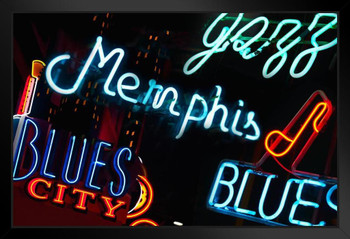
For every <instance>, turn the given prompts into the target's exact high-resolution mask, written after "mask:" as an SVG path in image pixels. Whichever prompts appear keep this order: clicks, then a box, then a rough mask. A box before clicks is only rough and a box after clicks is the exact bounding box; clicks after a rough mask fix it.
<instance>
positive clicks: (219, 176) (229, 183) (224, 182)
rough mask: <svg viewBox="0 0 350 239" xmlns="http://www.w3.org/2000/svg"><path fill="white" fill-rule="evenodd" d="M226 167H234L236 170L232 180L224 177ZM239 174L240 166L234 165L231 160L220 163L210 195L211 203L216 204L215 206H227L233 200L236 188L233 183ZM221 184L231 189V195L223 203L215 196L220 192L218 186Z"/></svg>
mask: <svg viewBox="0 0 350 239" xmlns="http://www.w3.org/2000/svg"><path fill="white" fill-rule="evenodd" d="M226 168H232V169H233V170H234V175H233V178H232V179H231V180H230V181H227V180H224V179H223V173H224V170H225V169H226ZM238 176H239V170H238V167H237V166H236V165H234V164H233V163H230V162H224V163H222V164H221V165H220V168H219V171H218V173H217V175H216V179H215V182H214V184H213V188H212V191H211V194H210V197H209V201H208V203H209V205H211V206H214V207H225V206H227V204H229V203H230V202H231V200H232V197H233V194H234V188H233V184H235V183H236V181H237V179H238ZM219 185H224V186H226V187H227V188H228V189H229V195H228V196H227V198H226V200H225V201H224V202H222V203H217V201H216V200H215V199H216V198H215V196H216V194H217V193H220V191H218V187H219Z"/></svg>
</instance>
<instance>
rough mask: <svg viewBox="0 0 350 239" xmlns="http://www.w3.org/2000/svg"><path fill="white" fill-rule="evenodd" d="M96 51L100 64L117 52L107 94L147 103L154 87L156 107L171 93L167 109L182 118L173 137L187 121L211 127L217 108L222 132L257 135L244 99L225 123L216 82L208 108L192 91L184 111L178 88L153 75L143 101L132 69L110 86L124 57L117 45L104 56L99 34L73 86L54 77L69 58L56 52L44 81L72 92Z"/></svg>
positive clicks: (225, 112) (63, 91) (248, 136)
mask: <svg viewBox="0 0 350 239" xmlns="http://www.w3.org/2000/svg"><path fill="white" fill-rule="evenodd" d="M96 55H98V56H99V59H100V61H99V63H98V67H99V68H103V67H104V66H105V64H106V62H107V61H109V60H110V59H111V58H112V57H113V56H114V55H116V56H117V59H116V60H115V63H114V65H113V67H112V69H111V71H110V73H109V75H108V77H107V79H106V81H105V83H104V86H103V89H104V93H105V94H106V95H109V96H111V97H115V96H116V95H117V94H116V92H118V96H119V97H120V98H121V99H123V100H125V101H127V102H130V103H133V104H136V103H139V104H143V105H146V104H147V103H148V102H149V99H150V96H151V94H152V92H154V90H156V94H155V97H154V100H153V102H152V107H153V108H154V109H159V108H160V107H161V106H162V105H163V104H164V101H165V98H166V97H168V95H169V94H170V95H172V97H173V98H172V100H171V103H170V106H169V113H170V114H171V115H172V116H176V117H180V118H181V120H180V126H179V130H178V133H177V135H176V136H175V138H176V139H179V138H181V137H182V135H183V134H184V132H185V130H186V128H187V127H188V125H189V124H190V122H202V121H204V128H205V129H208V128H210V127H211V125H212V122H213V118H214V117H215V114H216V112H217V111H222V112H223V116H222V119H221V123H220V129H221V130H222V131H223V132H229V131H230V130H229V129H231V131H230V132H231V133H233V134H234V135H237V136H240V137H243V138H245V139H248V140H257V139H259V137H260V128H259V126H258V124H257V123H256V121H255V113H254V112H253V111H249V112H248V113H245V117H244V116H241V114H242V108H243V106H244V101H243V100H239V103H238V107H237V110H236V112H235V113H234V114H233V115H234V120H233V122H232V123H231V127H227V125H228V123H227V122H226V119H227V116H228V109H227V107H226V106H225V105H223V104H220V103H219V101H220V96H221V92H222V88H221V86H218V85H217V86H216V93H215V101H214V103H213V104H212V107H211V108H209V107H208V102H207V101H206V100H205V99H204V97H203V96H201V95H199V94H196V93H195V94H193V95H192V98H191V101H190V104H189V106H188V107H187V110H184V111H182V110H177V109H175V108H181V107H180V106H179V105H178V97H179V96H178V92H177V90H176V89H175V88H173V87H167V88H165V89H164V87H163V86H162V85H159V84H157V83H156V81H155V80H154V79H151V80H149V82H148V84H149V88H148V91H147V92H146V93H143V94H142V95H141V96H143V99H142V101H138V100H137V99H138V98H139V97H136V96H132V95H133V94H135V93H134V92H133V91H136V90H137V89H138V88H139V86H140V80H139V78H138V76H137V75H135V74H134V73H132V72H127V73H124V74H122V75H121V76H120V77H119V79H118V81H117V83H116V87H115V86H112V85H111V82H112V79H113V77H114V76H115V74H116V73H117V70H118V68H119V65H120V64H121V62H122V60H123V57H124V50H122V49H121V48H116V49H114V50H112V51H111V52H110V53H109V54H108V55H107V56H105V53H104V51H103V48H102V37H101V36H98V37H97V39H96V44H95V46H94V47H93V49H92V51H91V53H90V55H89V57H88V58H87V60H86V62H85V64H84V66H83V68H82V70H81V72H80V73H79V76H78V78H77V80H76V81H75V83H74V84H73V86H71V87H70V88H68V87H66V88H63V87H62V86H59V85H60V84H62V82H61V83H59V82H58V79H56V78H58V77H57V73H56V76H55V77H54V76H53V71H54V69H55V67H57V65H58V64H59V63H61V64H62V63H64V62H65V61H66V60H69V59H70V55H69V54H64V55H60V56H57V57H56V58H54V59H53V60H52V61H51V62H50V63H49V64H48V65H47V68H46V79H47V83H48V84H49V85H50V87H51V88H52V89H53V90H54V91H55V92H57V93H60V94H64V95H67V94H73V93H75V92H76V91H77V90H78V88H79V87H80V86H81V84H82V83H83V81H84V77H85V75H86V74H87V72H88V70H89V68H90V66H91V64H92V62H93V60H94V58H95V56H96ZM54 79H55V80H54ZM126 79H129V80H130V79H132V84H130V82H129V83H125V82H124V81H126ZM112 88H113V89H116V92H115V91H112V90H111V89H112Z"/></svg>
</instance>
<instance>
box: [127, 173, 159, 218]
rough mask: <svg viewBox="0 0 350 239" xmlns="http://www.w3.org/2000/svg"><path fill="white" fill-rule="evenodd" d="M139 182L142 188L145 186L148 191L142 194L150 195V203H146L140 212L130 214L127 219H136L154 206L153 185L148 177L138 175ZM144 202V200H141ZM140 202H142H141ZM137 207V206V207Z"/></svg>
mask: <svg viewBox="0 0 350 239" xmlns="http://www.w3.org/2000/svg"><path fill="white" fill-rule="evenodd" d="M137 181H138V182H139V184H140V185H141V188H142V186H144V188H145V189H146V190H145V192H142V194H144V193H145V194H146V195H147V194H148V195H147V196H148V197H147V199H148V201H147V202H146V203H145V205H144V207H143V208H141V209H140V210H139V211H137V212H134V213H130V214H128V215H127V216H126V218H135V217H138V216H140V215H142V214H144V213H145V212H146V211H147V210H148V209H149V207H150V206H151V204H152V201H153V189H152V186H151V184H150V183H149V181H148V180H147V178H146V177H143V176H141V175H138V178H137ZM141 201H142V200H141ZM141 201H140V202H141ZM136 207H137V206H136Z"/></svg>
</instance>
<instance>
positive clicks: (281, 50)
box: [262, 19, 302, 78]
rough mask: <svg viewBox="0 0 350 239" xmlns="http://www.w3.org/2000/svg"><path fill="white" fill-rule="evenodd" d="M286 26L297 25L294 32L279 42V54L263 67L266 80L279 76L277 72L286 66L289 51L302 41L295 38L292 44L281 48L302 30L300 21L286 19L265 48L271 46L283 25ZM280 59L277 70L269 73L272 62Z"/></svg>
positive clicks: (274, 55) (299, 38)
mask: <svg viewBox="0 0 350 239" xmlns="http://www.w3.org/2000/svg"><path fill="white" fill-rule="evenodd" d="M286 24H295V26H294V27H293V29H292V30H290V31H289V32H288V33H287V34H286V35H284V36H283V37H282V38H281V39H279V40H278V42H277V44H276V47H277V49H278V50H279V51H278V52H276V53H275V54H273V55H272V56H271V57H270V58H269V59H268V60H267V61H266V62H265V65H264V67H263V71H262V74H263V76H264V77H265V78H271V77H273V76H274V75H276V74H277V72H278V71H279V70H280V69H281V68H282V66H283V65H284V63H285V62H286V60H287V51H289V50H290V49H291V48H292V47H294V46H295V45H296V44H298V43H299V42H300V41H301V37H300V36H299V37H297V38H295V39H294V40H293V41H292V42H290V43H289V44H288V45H286V46H285V47H284V48H282V47H281V45H282V44H283V43H284V42H285V41H287V40H288V39H289V37H291V36H292V35H293V34H294V33H295V32H296V31H298V30H299V29H300V28H301V26H302V25H301V23H300V21H298V20H295V19H285V20H283V21H281V22H280V23H279V24H278V25H277V27H276V29H275V31H274V32H273V33H272V35H271V37H270V38H269V41H267V42H265V44H264V45H265V46H267V45H270V43H271V41H272V39H274V38H276V36H277V35H278V33H279V32H280V30H281V28H282V26H283V25H286ZM278 57H281V60H280V61H279V63H278V64H277V65H276V66H275V68H274V69H273V70H272V71H271V72H270V73H268V70H269V67H270V65H271V64H272V62H273V61H274V60H276V59H277V58H278Z"/></svg>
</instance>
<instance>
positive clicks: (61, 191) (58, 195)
mask: <svg viewBox="0 0 350 239" xmlns="http://www.w3.org/2000/svg"><path fill="white" fill-rule="evenodd" d="M56 187H57V192H56V197H55V198H54V199H53V200H52V202H53V203H57V204H61V205H63V204H64V201H63V198H64V193H65V191H66V189H67V188H68V186H66V185H64V184H59V183H58V184H57V185H56Z"/></svg>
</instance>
